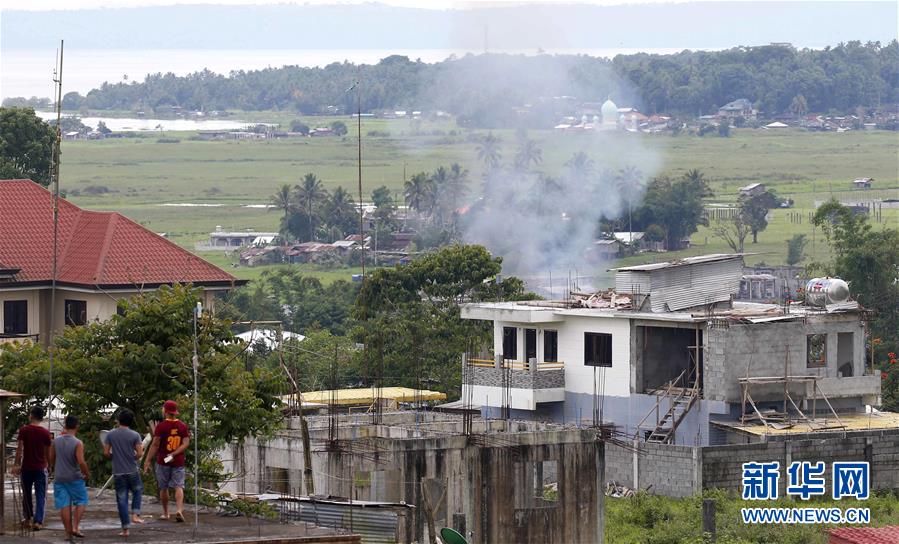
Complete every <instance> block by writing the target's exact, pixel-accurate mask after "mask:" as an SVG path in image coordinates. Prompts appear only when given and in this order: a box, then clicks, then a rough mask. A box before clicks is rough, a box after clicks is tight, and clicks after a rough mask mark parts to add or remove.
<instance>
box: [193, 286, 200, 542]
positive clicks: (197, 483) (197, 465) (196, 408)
mask: <svg viewBox="0 0 899 544" xmlns="http://www.w3.org/2000/svg"><path fill="white" fill-rule="evenodd" d="M201 315H203V303H202V302H200V301H197V306H196V308H194V355H193V359H192V361H191V362H192V363H193V369H194V539H196V538H197V531H198V530H199V528H200V437H199V434H200V426H199V412H200V410H199V402H198V398H199V396H200V390H199V387H198V386H197V383H198V381H199V380H198V379H197V374H199V370H200V356H199V354H198V349H197V347H198V346H197V344H198V343H199V339H198V336H197V321H199V319H200V316H201Z"/></svg>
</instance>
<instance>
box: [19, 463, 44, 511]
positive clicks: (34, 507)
mask: <svg viewBox="0 0 899 544" xmlns="http://www.w3.org/2000/svg"><path fill="white" fill-rule="evenodd" d="M32 487H34V499H35V501H34V503H32V502H31V488H32ZM46 499H47V471H46V470H23V471H22V511H23V513H24V514H25V519H30V520H32V521H33V522H34V523H44V504H45V503H46Z"/></svg>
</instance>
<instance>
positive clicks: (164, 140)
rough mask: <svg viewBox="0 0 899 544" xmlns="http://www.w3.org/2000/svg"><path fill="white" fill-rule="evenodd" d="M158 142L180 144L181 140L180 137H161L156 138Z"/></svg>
mask: <svg viewBox="0 0 899 544" xmlns="http://www.w3.org/2000/svg"><path fill="white" fill-rule="evenodd" d="M156 143H157V144H180V143H181V140H179V139H178V138H159V139H158V140H156Z"/></svg>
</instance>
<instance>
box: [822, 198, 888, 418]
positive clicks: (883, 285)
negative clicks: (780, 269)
mask: <svg viewBox="0 0 899 544" xmlns="http://www.w3.org/2000/svg"><path fill="white" fill-rule="evenodd" d="M812 222H813V223H814V224H815V226H817V227H818V228H820V229H822V230H823V231H824V234H825V236H826V237H827V240H828V242H829V244H830V247H831V249H832V250H833V251H832V255H833V256H832V260H831V261H830V262H829V263H823V264H822V263H817V264H814V265H810V267H811V268H817V269H819V270H821V271H822V272H823V273H826V274H829V275H832V276H837V277H840V278H842V279H844V280H846V281H847V282H849V285H850V286H851V289H852V293H853V296H854V297H855V299H856V300H858V302H859V303H860V304H861V305H862V306H864V307H865V308H867V309H869V310H872V312H873V319H872V321H870V332H869V338H868V341H869V345H870V346H872V347H874V349H875V361H874V362H875V363H880V364H881V370H882V371H884V372H885V373H886V377H887V379H886V380H885V381H884V383H883V408H884V409H886V410H893V411H895V410H897V409H899V369H897V368H896V366H895V365H891V364H889V363H888V362H887V357H886V355H887V353H897V352H899V229H894V228H884V229H882V230H874V229H873V228H872V227H871V224H870V223H868V217H867V216H866V215H864V214H855V213H853V211H852V210H851V209H850V208H847V207H846V206H843V205H842V204H840V203H839V202H837V201H836V200H833V199H831V200H830V201H829V202H826V203H824V204H823V205H822V206H821V207H819V208H818V210H817V211H816V212H815V215H814V217H813V218H812ZM875 339H876V340H877V341H874V340H875Z"/></svg>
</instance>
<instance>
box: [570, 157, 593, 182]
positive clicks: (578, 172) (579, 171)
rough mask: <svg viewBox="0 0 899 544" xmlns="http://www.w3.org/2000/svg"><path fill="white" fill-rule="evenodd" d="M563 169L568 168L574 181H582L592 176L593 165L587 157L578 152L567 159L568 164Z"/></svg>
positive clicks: (591, 160)
mask: <svg viewBox="0 0 899 544" xmlns="http://www.w3.org/2000/svg"><path fill="white" fill-rule="evenodd" d="M565 167H566V168H568V171H569V172H570V173H571V176H572V177H573V178H574V179H575V180H576V181H583V180H585V179H587V178H588V177H590V175H592V174H593V171H594V169H595V163H594V162H593V159H591V158H590V156H589V155H587V154H586V153H584V152H583V151H578V152H577V153H575V154H574V155H572V156H571V158H570V159H568V162H566V163H565Z"/></svg>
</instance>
